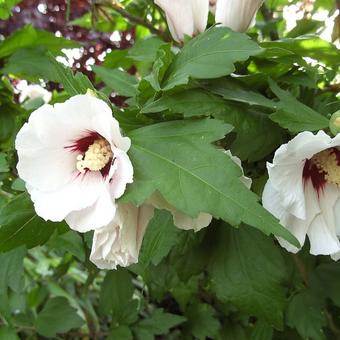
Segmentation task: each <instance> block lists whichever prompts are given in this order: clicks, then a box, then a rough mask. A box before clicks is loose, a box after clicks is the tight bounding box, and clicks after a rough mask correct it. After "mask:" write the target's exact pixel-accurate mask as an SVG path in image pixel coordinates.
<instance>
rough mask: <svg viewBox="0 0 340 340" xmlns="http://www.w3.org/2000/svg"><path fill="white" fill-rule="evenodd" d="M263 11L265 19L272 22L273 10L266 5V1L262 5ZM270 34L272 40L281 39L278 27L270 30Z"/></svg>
mask: <svg viewBox="0 0 340 340" xmlns="http://www.w3.org/2000/svg"><path fill="white" fill-rule="evenodd" d="M261 13H262V15H263V18H264V20H265V21H266V22H267V23H270V22H271V21H273V12H272V11H270V10H269V9H268V7H267V6H266V4H265V3H263V5H262V7H261ZM269 36H270V39H271V40H279V39H280V37H279V34H278V32H277V30H276V29H272V30H270V32H269Z"/></svg>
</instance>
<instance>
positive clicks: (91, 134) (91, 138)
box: [64, 131, 113, 178]
mask: <svg viewBox="0 0 340 340" xmlns="http://www.w3.org/2000/svg"><path fill="white" fill-rule="evenodd" d="M98 139H105V138H104V137H103V136H101V135H100V134H99V133H98V132H95V131H86V132H85V133H84V137H80V138H79V139H76V140H74V141H73V142H72V144H70V145H68V146H65V147H64V148H65V149H67V150H68V151H70V152H77V153H81V154H84V153H85V152H86V151H87V150H88V148H89V146H90V145H92V144H93V143H94V142H95V141H96V140H98ZM112 161H113V158H111V159H110V160H109V161H108V162H107V164H106V165H105V166H104V168H103V169H101V170H100V173H101V174H102V176H103V178H106V177H107V176H108V175H109V173H110V169H111V164H112ZM85 170H86V172H85V175H86V174H87V172H88V171H90V170H89V169H85Z"/></svg>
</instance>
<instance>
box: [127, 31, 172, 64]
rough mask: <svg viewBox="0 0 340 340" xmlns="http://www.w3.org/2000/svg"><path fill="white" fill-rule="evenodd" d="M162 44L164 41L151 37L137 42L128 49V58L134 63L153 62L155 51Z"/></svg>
mask: <svg viewBox="0 0 340 340" xmlns="http://www.w3.org/2000/svg"><path fill="white" fill-rule="evenodd" d="M164 44H165V43H164V41H162V40H161V39H159V38H158V37H153V36H151V37H148V38H146V39H143V40H137V41H136V43H135V44H134V45H133V46H132V47H131V48H130V49H129V52H128V57H129V58H131V59H133V60H135V61H149V62H153V61H155V59H156V56H157V51H158V50H159V48H160V47H161V46H162V45H164Z"/></svg>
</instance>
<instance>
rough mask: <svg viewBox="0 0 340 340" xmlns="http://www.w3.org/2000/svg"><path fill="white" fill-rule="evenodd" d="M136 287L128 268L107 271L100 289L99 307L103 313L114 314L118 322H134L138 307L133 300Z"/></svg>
mask: <svg viewBox="0 0 340 340" xmlns="http://www.w3.org/2000/svg"><path fill="white" fill-rule="evenodd" d="M133 291H134V287H133V285H132V278H131V276H130V274H129V272H128V271H127V270H126V269H123V268H119V269H117V270H115V271H110V272H107V274H106V276H105V279H104V282H103V284H102V287H101V291H100V301H99V309H100V312H101V314H102V315H107V314H109V313H111V314H112V317H113V318H114V320H115V321H116V322H119V323H121V322H124V323H130V322H133V321H134V319H135V317H136V313H137V307H136V304H135V301H133V300H132V295H133Z"/></svg>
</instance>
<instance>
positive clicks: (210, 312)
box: [185, 303, 220, 340]
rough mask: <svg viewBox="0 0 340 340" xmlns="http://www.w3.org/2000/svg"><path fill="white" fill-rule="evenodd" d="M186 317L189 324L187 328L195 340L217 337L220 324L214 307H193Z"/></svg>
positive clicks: (200, 305) (202, 304)
mask: <svg viewBox="0 0 340 340" xmlns="http://www.w3.org/2000/svg"><path fill="white" fill-rule="evenodd" d="M186 315H187V318H188V323H187V324H186V325H185V326H186V328H188V329H189V330H190V334H192V335H193V336H194V337H195V338H197V339H200V340H204V339H206V338H212V339H214V338H215V337H216V335H217V332H218V329H219V328H220V323H219V321H218V319H217V318H216V317H215V315H216V311H215V310H214V308H213V307H212V306H210V305H208V304H205V303H201V304H197V305H196V304H194V305H191V306H190V307H189V308H188V310H187V312H186Z"/></svg>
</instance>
